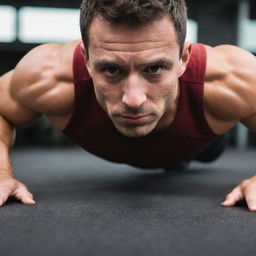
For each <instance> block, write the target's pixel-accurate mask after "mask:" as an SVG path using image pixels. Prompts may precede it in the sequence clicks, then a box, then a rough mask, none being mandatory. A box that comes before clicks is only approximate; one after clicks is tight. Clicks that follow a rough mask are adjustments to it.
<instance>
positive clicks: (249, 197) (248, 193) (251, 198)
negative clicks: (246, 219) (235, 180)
mask: <svg viewBox="0 0 256 256" xmlns="http://www.w3.org/2000/svg"><path fill="white" fill-rule="evenodd" d="M245 200H246V203H247V206H248V208H249V210H250V211H251V212H256V186H255V185H251V186H249V187H248V188H247V189H246V190H245Z"/></svg>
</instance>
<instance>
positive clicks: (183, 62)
mask: <svg viewBox="0 0 256 256" xmlns="http://www.w3.org/2000/svg"><path fill="white" fill-rule="evenodd" d="M191 49H192V43H191V42H186V43H185V46H184V49H183V52H182V56H181V59H180V70H179V77H181V76H182V75H183V73H184V72H185V70H186V68H187V65H188V62H189V59H190V55H191Z"/></svg>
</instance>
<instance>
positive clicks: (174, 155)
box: [63, 44, 218, 168]
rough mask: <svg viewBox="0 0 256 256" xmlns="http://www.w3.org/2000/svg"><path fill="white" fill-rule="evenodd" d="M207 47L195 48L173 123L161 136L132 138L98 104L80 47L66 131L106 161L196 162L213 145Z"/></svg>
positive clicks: (159, 164) (163, 164) (145, 164)
mask: <svg viewBox="0 0 256 256" xmlns="http://www.w3.org/2000/svg"><path fill="white" fill-rule="evenodd" d="M205 70H206V49H205V46H204V45H202V44H193V45H192V53H191V57H190V60H189V63H188V66H187V69H186V71H185V73H184V74H183V75H182V76H181V77H180V79H179V86H180V95H179V100H178V107H177V112H176V116H175V119H174V121H173V122H172V123H171V124H170V126H169V128H168V129H166V130H165V131H162V132H161V133H158V134H156V133H151V134H149V135H146V136H143V137H140V138H130V137H126V136H124V135H122V134H121V133H119V132H118V131H117V130H116V128H115V127H114V125H113V123H112V121H111V119H110V118H109V117H108V115H107V114H106V113H105V111H104V110H103V109H102V108H101V106H100V105H99V104H98V102H97V99H96V96H95V92H94V87H93V82H92V79H91V78H90V76H89V74H88V71H87V69H86V67H85V62H84V58H83V54H82V50H81V48H80V45H79V46H78V47H77V48H76V49H75V51H74V57H73V73H74V90H75V100H74V110H73V115H72V117H71V119H70V120H69V122H68V124H67V126H66V127H65V129H64V130H63V133H64V134H65V135H66V136H67V137H69V138H70V139H71V140H73V141H74V142H76V143H77V144H78V145H80V146H81V147H82V148H84V149H85V150H86V151H88V152H90V153H91V154H94V155H96V156H99V157H101V158H103V159H105V160H109V161H112V162H116V163H124V164H129V165H132V166H137V167H142V168H158V167H166V166H174V165H176V164H177V163H180V162H182V161H187V160H190V159H192V158H193V157H194V156H195V155H197V154H198V153H199V152H201V151H202V150H203V149H204V148H206V147H207V146H208V145H209V144H210V143H211V142H213V141H214V140H215V139H216V138H217V137H218V135H216V134H215V133H214V132H213V131H212V130H211V128H210V127H209V125H208V123H207V121H206V118H205V115H204V105H203V91H204V78H205Z"/></svg>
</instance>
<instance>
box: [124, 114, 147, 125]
mask: <svg viewBox="0 0 256 256" xmlns="http://www.w3.org/2000/svg"><path fill="white" fill-rule="evenodd" d="M120 118H121V119H122V121H123V122H125V123H127V124H137V125H142V124H145V123H147V122H148V121H149V119H150V114H148V115H120Z"/></svg>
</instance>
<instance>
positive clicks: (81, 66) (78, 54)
mask: <svg viewBox="0 0 256 256" xmlns="http://www.w3.org/2000/svg"><path fill="white" fill-rule="evenodd" d="M73 74H74V83H75V84H76V83H79V82H81V81H85V80H88V79H89V78H90V76H89V73H88V71H87V68H86V66H85V60H84V55H83V52H82V48H81V46H80V44H79V45H78V46H77V47H76V49H75V52H74V56H73Z"/></svg>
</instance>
